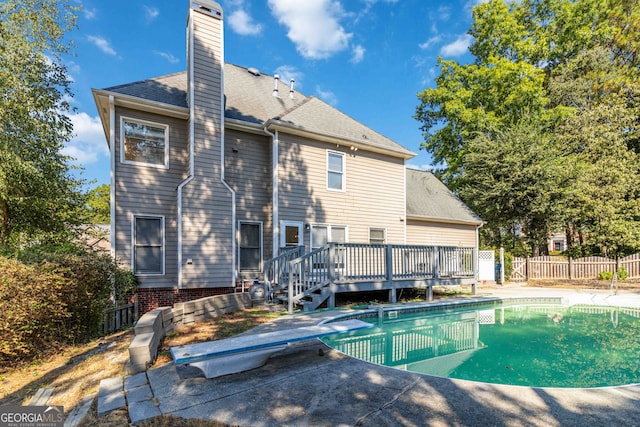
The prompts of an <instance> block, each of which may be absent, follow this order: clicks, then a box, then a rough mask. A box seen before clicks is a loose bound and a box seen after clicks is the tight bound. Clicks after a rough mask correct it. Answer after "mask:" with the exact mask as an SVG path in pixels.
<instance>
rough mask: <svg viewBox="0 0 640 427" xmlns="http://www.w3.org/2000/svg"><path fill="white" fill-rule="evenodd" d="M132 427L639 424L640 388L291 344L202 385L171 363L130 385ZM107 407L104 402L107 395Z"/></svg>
mask: <svg viewBox="0 0 640 427" xmlns="http://www.w3.org/2000/svg"><path fill="white" fill-rule="evenodd" d="M479 293H480V294H481V295H482V296H500V297H509V296H527V295H531V296H557V295H563V296H565V295H569V294H575V292H574V291H567V290H559V289H539V288H527V287H496V288H488V289H483V288H480V292H479ZM577 298H579V299H591V298H595V299H597V300H599V301H604V302H605V303H607V304H609V303H610V304H611V305H615V304H619V303H622V302H623V303H624V305H626V306H640V294H637V293H630V292H620V294H619V295H616V296H613V295H608V293H606V292H599V293H593V292H590V291H589V292H587V291H583V292H581V293H579V294H578V295H577ZM341 311H342V310H331V311H325V312H319V313H311V314H304V315H293V316H285V317H283V318H279V319H277V320H276V321H274V322H270V323H268V324H264V325H261V326H260V327H258V328H255V329H253V330H252V331H250V332H249V333H257V332H266V331H275V330H279V329H283V328H290V327H292V326H293V325H295V326H307V325H315V324H317V323H318V322H320V321H322V320H324V319H326V318H327V317H334V316H336V315H338V314H340V312H341ZM122 383H123V386H124V389H127V387H126V384H130V385H131V384H137V386H136V387H131V386H130V387H129V388H128V391H126V392H124V395H125V396H126V398H127V404H128V410H129V414H130V417H131V420H132V422H134V423H135V422H138V421H140V420H142V419H145V418H149V417H152V416H155V415H160V414H172V415H175V416H179V417H184V418H199V419H212V420H218V421H222V422H224V423H228V424H231V425H243V426H283V425H290V426H347V425H352V426H355V425H357V426H384V425H388V426H397V425H406V426H422V425H428V426H457V425H459V426H476V425H477V426H480V425H482V426H487V425H491V426H529V425H530V426H574V425H575V426H578V425H589V426H613V425H620V426H622V425H624V426H634V425H640V385H632V386H623V387H607V388H599V389H554V388H544V389H537V388H530V387H516V386H504V385H492V384H484V383H476V382H470V381H462V380H451V379H446V378H436V377H429V376H425V375H420V374H415V373H411V372H406V371H402V370H397V369H393V368H388V367H384V366H378V365H373V364H370V363H367V362H363V361H360V360H356V359H353V358H350V357H347V356H345V355H343V354H341V353H339V352H337V351H335V350H331V349H330V348H328V347H327V346H325V345H324V344H323V343H321V342H320V341H318V340H310V341H304V342H300V343H297V344H293V345H291V346H290V347H289V348H288V349H287V350H285V351H283V352H282V353H279V354H277V355H275V356H273V357H272V358H271V359H269V361H268V362H267V364H266V365H265V366H263V367H261V368H258V369H254V370H251V371H247V372H243V373H239V374H234V375H228V376H224V377H220V378H215V379H205V378H204V377H203V376H202V374H201V373H200V371H199V370H198V369H196V368H193V367H189V366H176V365H174V364H173V363H170V364H166V365H164V366H161V367H159V368H156V369H152V370H149V371H147V372H146V373H144V372H143V373H140V374H137V375H136V376H133V377H127V378H126V379H125V380H124V381H122ZM103 398H105V397H104V396H103Z"/></svg>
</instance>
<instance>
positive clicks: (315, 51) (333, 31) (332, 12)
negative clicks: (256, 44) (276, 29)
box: [269, 0, 352, 59]
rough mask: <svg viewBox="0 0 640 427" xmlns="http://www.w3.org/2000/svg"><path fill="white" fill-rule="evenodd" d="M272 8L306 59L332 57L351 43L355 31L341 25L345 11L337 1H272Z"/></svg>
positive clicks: (270, 1)
mask: <svg viewBox="0 0 640 427" xmlns="http://www.w3.org/2000/svg"><path fill="white" fill-rule="evenodd" d="M269 7H270V8H271V13H272V14H273V15H274V16H275V17H276V18H277V19H278V22H279V23H280V24H282V25H285V26H286V27H287V28H288V29H289V32H288V33H287V36H288V37H289V39H290V40H291V41H292V42H293V43H294V44H295V45H296V49H297V50H298V52H300V54H301V55H302V56H303V57H305V58H310V59H323V58H329V57H330V56H332V55H333V54H335V53H337V52H340V51H342V50H344V49H346V48H347V47H348V46H349V39H350V38H351V36H352V34H350V33H347V32H346V31H345V29H344V28H343V27H342V25H340V22H339V21H340V19H341V18H342V17H343V16H344V15H345V13H344V10H343V9H342V5H341V4H340V2H339V1H337V0H305V1H299V0H269Z"/></svg>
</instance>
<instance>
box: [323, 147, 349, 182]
mask: <svg viewBox="0 0 640 427" xmlns="http://www.w3.org/2000/svg"><path fill="white" fill-rule="evenodd" d="M346 188H347V185H346V156H345V155H344V153H339V152H336V151H327V190H331V191H345V190H346Z"/></svg>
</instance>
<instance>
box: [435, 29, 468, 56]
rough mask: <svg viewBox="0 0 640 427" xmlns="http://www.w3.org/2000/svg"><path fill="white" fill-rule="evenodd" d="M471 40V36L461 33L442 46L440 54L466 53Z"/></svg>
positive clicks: (459, 54) (455, 54) (456, 54)
mask: <svg viewBox="0 0 640 427" xmlns="http://www.w3.org/2000/svg"><path fill="white" fill-rule="evenodd" d="M472 41H473V37H472V36H470V35H469V34H462V35H460V36H458V38H457V39H456V40H455V41H454V42H452V43H449V44H447V45H444V46H442V48H441V49H440V54H441V55H442V56H444V57H451V56H461V55H464V54H465V53H467V51H468V49H469V45H471V42H472Z"/></svg>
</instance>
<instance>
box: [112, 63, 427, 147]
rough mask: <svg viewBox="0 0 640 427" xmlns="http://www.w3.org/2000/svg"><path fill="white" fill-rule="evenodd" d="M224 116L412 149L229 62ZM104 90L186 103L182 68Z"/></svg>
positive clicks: (226, 70) (159, 100) (364, 143)
mask: <svg viewBox="0 0 640 427" xmlns="http://www.w3.org/2000/svg"><path fill="white" fill-rule="evenodd" d="M224 73H225V74H224V85H225V87H224V89H225V100H226V107H225V117H228V118H231V119H236V120H242V121H245V122H249V123H254V124H264V123H266V122H267V121H269V120H273V121H277V122H278V123H280V124H283V125H285V126H293V127H296V128H298V129H302V130H306V131H311V132H317V133H322V134H326V135H329V136H333V137H337V138H344V139H348V140H351V141H356V142H358V143H359V144H361V145H363V146H371V147H376V148H379V149H384V150H390V151H393V152H397V153H398V154H400V155H402V156H404V157H413V156H414V155H415V154H414V153H413V152H412V151H410V150H408V149H406V148H404V147H403V146H401V145H400V144H397V143H396V142H394V141H393V140H391V139H389V138H387V137H385V136H384V135H381V134H380V133H378V132H376V131H374V130H372V129H371V128H369V127H367V126H365V125H363V124H362V123H360V122H358V121H357V120H355V119H353V118H351V117H349V116H347V115H346V114H344V113H342V112H341V111H339V110H337V109H335V108H334V107H332V106H330V105H328V104H327V103H325V102H323V101H321V100H320V99H318V98H316V97H307V96H305V95H304V94H302V93H300V92H297V91H295V92H294V98H293V99H290V98H289V85H288V82H282V81H280V82H279V84H278V92H279V97H274V96H273V95H272V92H273V89H274V79H273V77H272V76H268V75H266V74H261V73H259V74H258V75H254V74H252V73H250V72H249V70H248V69H247V68H244V67H240V66H237V65H233V64H225V67H224ZM105 90H106V91H110V92H115V93H121V94H123V95H129V96H134V97H138V98H143V99H146V100H150V101H155V102H161V103H165V104H170V105H175V106H178V107H184V108H186V107H187V106H188V105H187V73H186V72H181V73H176V74H170V75H167V76H161V77H155V78H152V79H148V80H143V81H139V82H133V83H129V84H124V85H120V86H114V87H109V88H105Z"/></svg>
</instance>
